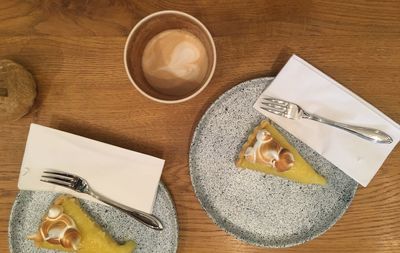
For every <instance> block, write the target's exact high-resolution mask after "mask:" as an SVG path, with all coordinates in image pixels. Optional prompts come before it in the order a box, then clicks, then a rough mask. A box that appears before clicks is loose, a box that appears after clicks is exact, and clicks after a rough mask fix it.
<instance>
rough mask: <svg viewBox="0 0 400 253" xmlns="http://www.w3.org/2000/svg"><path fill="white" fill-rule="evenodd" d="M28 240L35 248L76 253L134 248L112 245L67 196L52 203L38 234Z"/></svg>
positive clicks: (125, 251)
mask: <svg viewBox="0 0 400 253" xmlns="http://www.w3.org/2000/svg"><path fill="white" fill-rule="evenodd" d="M28 239H31V240H33V241H34V242H35V245H36V246H37V247H39V248H46V249H53V250H61V251H67V252H79V253H100V252H101V253H132V252H133V250H134V249H135V247H136V244H135V242H134V241H128V242H126V243H125V244H123V245H120V244H118V243H117V242H115V241H114V240H113V239H112V238H111V236H110V235H109V234H107V233H106V232H105V231H104V230H102V228H101V227H100V226H99V225H98V224H97V223H95V222H94V221H93V220H92V218H90V217H89V215H88V214H87V213H86V212H85V211H84V210H82V209H81V207H80V204H79V201H78V200H77V199H76V198H74V197H72V196H67V195H61V196H59V197H58V198H56V199H55V200H54V202H53V204H52V205H51V206H50V208H49V210H48V212H47V214H46V215H45V217H44V218H43V220H42V222H41V224H40V227H39V231H38V232H37V233H36V234H33V235H30V236H28Z"/></svg>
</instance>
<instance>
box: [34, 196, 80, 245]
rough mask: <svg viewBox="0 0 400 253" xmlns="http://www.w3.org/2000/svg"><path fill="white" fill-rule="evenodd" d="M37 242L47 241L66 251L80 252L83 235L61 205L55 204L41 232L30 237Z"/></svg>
mask: <svg viewBox="0 0 400 253" xmlns="http://www.w3.org/2000/svg"><path fill="white" fill-rule="evenodd" d="M28 239H31V240H33V241H35V242H43V241H46V242H48V243H50V244H56V245H61V246H62V247H64V248H65V249H73V250H78V247H79V243H80V239H81V235H80V233H79V230H78V228H77V226H76V224H75V221H74V220H73V219H72V218H71V217H70V216H69V215H67V214H65V213H64V210H63V208H62V206H61V205H60V203H57V202H56V203H54V205H52V206H51V207H50V208H49V210H48V212H47V215H46V216H45V217H44V219H43V221H42V223H41V224H40V228H39V232H37V233H36V234H33V235H30V236H28Z"/></svg>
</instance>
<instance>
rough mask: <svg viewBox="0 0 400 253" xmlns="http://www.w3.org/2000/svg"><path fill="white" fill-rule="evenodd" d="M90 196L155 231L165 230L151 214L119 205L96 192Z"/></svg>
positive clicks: (91, 192)
mask: <svg viewBox="0 0 400 253" xmlns="http://www.w3.org/2000/svg"><path fill="white" fill-rule="evenodd" d="M88 193H89V195H91V196H92V197H94V198H96V199H98V200H100V201H101V202H103V203H106V204H107V205H110V206H112V207H115V208H117V209H119V210H121V211H122V212H124V213H126V214H128V215H129V216H131V217H133V218H135V219H136V220H138V221H140V222H141V223H143V224H144V225H146V226H148V227H150V228H152V229H155V230H163V228H164V227H163V224H162V223H161V221H160V220H159V219H158V218H157V217H156V216H154V215H152V214H149V213H145V212H142V211H140V210H137V209H134V208H131V207H128V206H125V205H123V204H121V203H118V202H116V201H114V200H111V199H109V198H107V197H104V196H102V195H100V194H98V193H96V192H94V191H90V192H88Z"/></svg>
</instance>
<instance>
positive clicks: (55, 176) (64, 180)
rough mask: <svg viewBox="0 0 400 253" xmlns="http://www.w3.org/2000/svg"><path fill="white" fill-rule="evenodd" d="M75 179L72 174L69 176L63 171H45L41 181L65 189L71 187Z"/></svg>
mask: <svg viewBox="0 0 400 253" xmlns="http://www.w3.org/2000/svg"><path fill="white" fill-rule="evenodd" d="M74 177H75V176H74V175H72V174H68V173H65V172H61V171H54V170H46V171H43V175H42V177H41V179H40V181H42V182H45V183H50V184H56V185H59V186H64V187H71V186H72V183H73V180H74Z"/></svg>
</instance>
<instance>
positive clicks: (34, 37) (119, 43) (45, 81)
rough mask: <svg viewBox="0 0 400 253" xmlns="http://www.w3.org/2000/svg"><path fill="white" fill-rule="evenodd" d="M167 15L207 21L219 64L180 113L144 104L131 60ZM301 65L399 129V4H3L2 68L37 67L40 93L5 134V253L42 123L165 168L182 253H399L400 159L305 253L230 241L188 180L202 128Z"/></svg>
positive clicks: (1, 135)
mask: <svg viewBox="0 0 400 253" xmlns="http://www.w3.org/2000/svg"><path fill="white" fill-rule="evenodd" d="M165 9H175V10H181V11H185V12H187V13H189V14H192V15H194V16H195V17H197V18H198V19H200V20H201V21H202V22H203V23H204V24H205V25H206V26H207V27H208V28H209V30H210V32H211V33H212V35H213V36H214V39H215V43H216V47H217V54H218V56H217V58H218V60H217V68H216V72H215V76H214V78H213V80H212V81H211V83H210V85H209V86H208V87H207V89H206V90H205V91H204V92H203V93H202V94H201V95H199V96H198V97H196V98H194V99H193V100H190V101H189V102H185V103H182V104H176V105H165V104H159V103H156V102H152V101H150V100H148V99H146V98H144V97H143V96H141V95H140V94H139V92H137V91H136V90H135V89H134V88H133V86H132V85H131V84H130V83H129V80H128V78H127V75H126V74H125V70H124V66H123V59H122V55H123V48H124V43H125V39H126V37H127V35H128V33H129V31H130V29H131V28H132V27H133V26H134V25H135V24H136V23H137V22H138V21H139V20H140V19H142V18H143V17H145V16H146V15H148V14H150V13H152V12H155V11H159V10H165ZM292 53H296V54H298V55H299V56H301V57H303V58H305V59H306V60H307V61H309V62H310V63H311V64H313V65H315V66H316V67H318V68H320V69H321V70H322V71H324V72H326V73H328V74H329V75H330V76H332V77H334V78H335V79H336V80H337V81H339V82H340V83H342V84H343V85H344V86H346V87H347V88H349V89H350V90H352V91H354V92H355V93H357V94H358V95H360V96H361V97H363V98H364V99H365V100H367V101H368V102H370V103H372V104H373V105H374V106H376V107H377V108H378V109H380V110H381V111H383V112H384V113H385V114H387V115H388V116H389V117H391V118H392V119H394V120H395V121H396V122H400V99H399V97H400V2H399V1H397V0H393V1H361V0H352V1H349V0H340V1H327V0H326V1H310V0H304V1H289V0H288V1H283V0H279V1H273V0H266V1H243V0H241V1H237V0H235V1H218V0H213V1H211V0H194V1H167V0H165V1H164V0H163V1H111V0H110V1H107V0H96V1H95V0H93V1H90V0H87V1H80V0H76V1H67V0H64V1H45V0H43V1H39V0H37V1H34V0H31V1H10V0H2V1H0V57H1V58H9V59H12V60H15V61H17V62H19V63H21V64H23V65H24V66H26V68H27V69H29V70H30V71H31V72H32V73H33V74H34V76H35V79H36V81H37V83H38V85H39V95H38V98H37V101H36V104H35V107H34V109H33V110H32V112H31V113H30V114H28V115H26V116H25V117H24V118H22V119H20V120H18V121H16V122H12V123H3V124H1V125H0V252H9V249H8V239H7V231H8V220H9V214H10V210H11V207H12V204H13V201H14V199H15V196H16V194H17V192H18V189H17V179H18V172H19V168H20V164H21V160H22V156H23V152H24V147H25V141H26V137H27V133H28V127H29V124H30V123H32V122H34V123H39V124H43V125H46V126H49V127H54V128H58V129H60V130H65V131H69V132H71V133H75V134H79V135H82V136H86V137H89V138H93V139H96V140H100V141H103V142H107V143H110V144H114V145H118V146H121V147H124V148H128V149H132V150H136V151H139V152H143V153H148V154H151V155H155V156H159V157H162V158H164V159H165V160H166V165H165V170H164V172H163V175H162V179H163V180H164V182H165V183H166V185H167V186H168V188H169V190H170V191H171V193H172V196H173V199H174V201H175V203H176V207H177V212H178V217H179V225H180V238H179V252H194V253H196V252H226V253H228V252H229V253H230V252H280V253H283V252H352V253H355V252H363V253H367V252H400V215H399V214H400V211H399V210H400V186H399V184H400V169H399V167H400V149H399V148H398V147H397V148H396V149H395V150H394V151H393V152H392V154H391V155H390V156H389V158H388V159H387V161H386V162H385V163H384V165H383V166H382V168H381V169H380V170H379V172H378V174H377V175H376V177H375V178H374V179H373V181H372V183H371V184H370V185H369V186H368V187H367V188H362V187H360V189H359V190H358V192H357V194H356V197H355V199H354V201H353V203H352V205H351V206H350V208H349V210H348V211H347V212H346V214H345V215H344V216H343V218H342V219H340V220H339V221H338V222H337V224H336V225H335V226H334V227H333V228H332V229H330V230H329V231H328V232H326V233H325V234H323V235H322V236H320V237H319V238H317V239H315V240H313V241H310V242H308V243H305V244H303V245H300V246H296V247H293V248H288V249H263V248H257V247H253V246H251V245H247V244H245V243H243V242H241V241H238V240H236V239H234V238H233V237H231V236H229V235H227V234H226V233H225V232H223V231H222V230H221V229H220V228H219V227H218V226H216V225H215V224H214V223H212V221H211V220H210V219H209V218H208V216H207V215H206V213H205V212H204V211H203V210H202V208H201V207H200V204H199V202H198V201H197V199H196V197H195V195H194V193H193V190H192V186H191V182H190V177H189V170H188V151H189V143H190V140H191V135H192V133H193V129H194V127H195V126H196V124H197V122H198V120H199V119H200V117H201V116H202V114H203V112H204V111H205V110H206V108H207V107H208V106H209V105H210V104H211V103H212V102H213V101H214V100H215V99H216V98H217V97H218V96H219V95H221V94H222V93H223V92H224V91H226V90H228V89H229V88H231V87H233V86H234V85H236V84H237V83H239V82H241V81H244V80H247V79H250V78H255V77H260V76H273V75H276V74H277V73H278V72H279V70H280V68H281V67H282V66H283V65H284V63H285V62H286V61H287V60H288V58H289V56H290V55H291V54H292ZM16 253H23V252H16Z"/></svg>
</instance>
